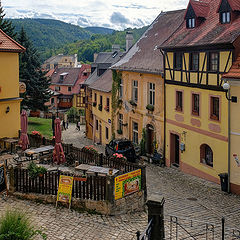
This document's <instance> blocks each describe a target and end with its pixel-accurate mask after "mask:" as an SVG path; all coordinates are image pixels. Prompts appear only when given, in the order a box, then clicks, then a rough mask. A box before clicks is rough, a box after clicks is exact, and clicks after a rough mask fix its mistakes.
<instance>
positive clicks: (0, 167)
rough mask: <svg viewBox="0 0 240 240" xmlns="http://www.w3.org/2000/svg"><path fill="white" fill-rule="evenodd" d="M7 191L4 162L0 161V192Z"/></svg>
mask: <svg viewBox="0 0 240 240" xmlns="http://www.w3.org/2000/svg"><path fill="white" fill-rule="evenodd" d="M5 191H6V192H7V178H6V169H5V164H4V163H0V193H1V192H5Z"/></svg>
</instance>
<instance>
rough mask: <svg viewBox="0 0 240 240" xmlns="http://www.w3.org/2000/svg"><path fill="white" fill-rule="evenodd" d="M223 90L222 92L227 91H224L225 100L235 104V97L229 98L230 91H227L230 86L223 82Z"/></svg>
mask: <svg viewBox="0 0 240 240" xmlns="http://www.w3.org/2000/svg"><path fill="white" fill-rule="evenodd" d="M223 89H224V90H227V91H226V98H227V100H228V101H231V102H235V103H236V102H237V97H236V96H232V97H230V91H229V89H230V84H229V83H228V82H225V83H224V84H223Z"/></svg>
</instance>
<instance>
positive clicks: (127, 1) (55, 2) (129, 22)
mask: <svg viewBox="0 0 240 240" xmlns="http://www.w3.org/2000/svg"><path fill="white" fill-rule="evenodd" d="M0 1H1V0H0ZM187 3H188V0H2V6H3V7H4V9H5V12H6V15H7V17H9V18H51V19H57V20H62V21H65V22H68V23H73V24H77V25H80V26H81V27H86V26H101V27H108V28H113V29H117V30H121V29H124V28H126V27H141V26H145V25H148V24H150V23H151V22H152V21H153V20H154V18H155V17H156V16H157V15H158V14H159V13H160V12H161V11H167V10H174V9H182V8H186V7H187Z"/></svg>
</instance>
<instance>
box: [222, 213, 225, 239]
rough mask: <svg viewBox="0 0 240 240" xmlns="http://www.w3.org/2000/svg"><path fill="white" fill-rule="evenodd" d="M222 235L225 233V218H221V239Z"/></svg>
mask: <svg viewBox="0 0 240 240" xmlns="http://www.w3.org/2000/svg"><path fill="white" fill-rule="evenodd" d="M224 235H225V218H224V217H223V218H222V240H224V239H225V238H224Z"/></svg>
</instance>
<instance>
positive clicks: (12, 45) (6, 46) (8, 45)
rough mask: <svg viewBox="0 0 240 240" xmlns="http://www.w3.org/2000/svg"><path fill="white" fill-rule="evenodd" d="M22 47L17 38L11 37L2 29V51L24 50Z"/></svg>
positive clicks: (0, 34)
mask: <svg viewBox="0 0 240 240" xmlns="http://www.w3.org/2000/svg"><path fill="white" fill-rule="evenodd" d="M24 51H25V48H24V47H22V46H21V45H20V44H19V43H17V42H16V41H15V40H13V39H12V38H10V37H9V36H8V35H7V34H6V33H4V32H3V31H2V30H1V29H0V52H24Z"/></svg>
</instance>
